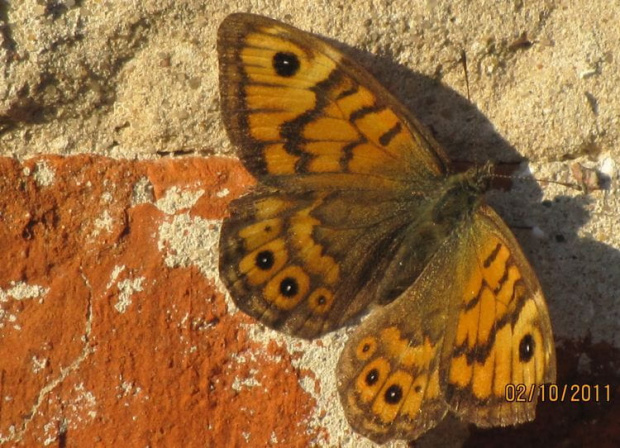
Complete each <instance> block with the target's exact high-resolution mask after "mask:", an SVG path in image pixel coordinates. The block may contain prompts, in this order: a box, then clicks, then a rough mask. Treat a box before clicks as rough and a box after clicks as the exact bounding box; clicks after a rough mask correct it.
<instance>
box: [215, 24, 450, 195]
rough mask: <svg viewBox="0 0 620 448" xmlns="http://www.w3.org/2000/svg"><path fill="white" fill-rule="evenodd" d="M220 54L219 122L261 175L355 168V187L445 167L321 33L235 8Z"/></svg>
mask: <svg viewBox="0 0 620 448" xmlns="http://www.w3.org/2000/svg"><path fill="white" fill-rule="evenodd" d="M218 54H219V64H220V86H221V99H222V111H223V119H224V123H225V124H226V128H227V130H228V132H229V135H230V138H231V140H232V142H233V143H234V144H236V145H237V146H238V147H239V148H240V149H241V157H242V159H243V160H244V163H245V165H246V166H247V168H248V169H249V170H250V171H251V172H252V174H254V175H256V176H258V177H259V178H265V179H264V181H265V182H267V181H268V179H267V178H270V177H274V176H289V177H291V176H292V177H293V179H289V180H287V182H290V183H294V182H295V177H296V176H298V175H300V174H305V173H315V174H323V173H354V174H357V175H358V176H357V177H355V178H354V179H353V180H351V181H350V182H349V183H348V184H347V185H348V186H350V187H351V188H355V183H362V182H364V177H367V176H369V177H376V176H379V177H387V178H396V179H400V178H402V177H403V176H407V175H413V176H414V177H415V176H417V177H421V178H426V177H428V176H438V175H441V174H443V173H445V171H446V165H447V159H446V157H445V156H444V154H443V151H442V150H441V149H440V148H439V146H438V145H437V144H436V142H435V141H434V140H433V139H432V138H431V137H430V136H429V135H428V134H427V133H426V132H424V131H423V130H422V127H421V126H420V125H419V124H418V123H417V122H416V121H415V120H414V119H413V117H411V116H410V115H409V114H408V113H407V112H406V111H405V109H404V108H403V107H402V106H400V104H399V103H398V102H396V101H395V100H394V99H393V97H392V96H391V95H390V94H389V93H388V92H387V91H386V90H385V89H384V88H383V87H382V86H381V85H380V84H379V83H378V82H377V81H375V80H374V79H373V78H372V77H371V76H370V75H369V74H367V73H366V72H365V71H364V70H363V69H360V68H359V67H358V66H357V65H356V64H354V63H353V62H351V61H350V60H349V59H348V58H346V57H345V56H344V55H342V54H341V53H340V52H339V51H337V50H335V49H334V48H333V47H331V46H330V45H329V44H327V43H326V42H325V41H324V40H322V39H320V38H318V37H316V36H313V35H312V34H308V33H304V32H302V31H300V30H298V29H295V28H292V27H290V26H288V25H285V24H283V23H280V22H276V21H274V20H271V19H267V18H264V17H258V16H254V15H249V14H233V15H230V16H228V17H227V18H226V19H225V20H224V22H223V23H222V25H221V26H220V29H219V34H218ZM330 180H331V178H329V177H327V178H325V180H324V181H323V182H326V183H328V182H329V181H330ZM282 186H283V184H282Z"/></svg>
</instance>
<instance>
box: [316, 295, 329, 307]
mask: <svg viewBox="0 0 620 448" xmlns="http://www.w3.org/2000/svg"><path fill="white" fill-rule="evenodd" d="M316 303H317V304H319V305H325V304H326V303H327V297H325V296H321V297H319V298H318V299H316Z"/></svg>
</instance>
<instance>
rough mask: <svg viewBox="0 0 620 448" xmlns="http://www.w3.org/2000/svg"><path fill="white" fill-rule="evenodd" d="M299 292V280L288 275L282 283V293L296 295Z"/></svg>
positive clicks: (286, 295) (289, 295) (290, 295)
mask: <svg viewBox="0 0 620 448" xmlns="http://www.w3.org/2000/svg"><path fill="white" fill-rule="evenodd" d="M298 292H299V285H298V284H297V280H295V279H294V278H292V277H286V278H285V279H284V280H282V282H281V283H280V294H282V295H283V296H284V297H295V296H296V295H297V293H298Z"/></svg>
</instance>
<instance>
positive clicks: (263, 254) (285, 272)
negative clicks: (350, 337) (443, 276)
mask: <svg viewBox="0 0 620 448" xmlns="http://www.w3.org/2000/svg"><path fill="white" fill-rule="evenodd" d="M351 194H353V193H351V192H350V193H349V194H345V193H343V192H321V191H319V192H306V193H305V194H297V195H286V194H282V193H281V192H279V191H278V190H275V189H271V188H267V187H261V188H259V189H258V190H256V191H254V192H253V193H251V194H249V195H246V196H244V197H242V198H240V199H237V200H235V201H233V203H232V204H231V206H230V212H231V216H230V217H229V218H227V219H226V220H225V222H224V225H223V227H222V231H221V236H220V274H221V278H222V280H223V281H224V283H225V284H226V286H227V288H228V290H229V291H230V292H231V295H232V298H233V300H234V301H235V303H236V304H237V306H238V307H239V308H240V309H241V310H243V311H244V312H245V313H247V314H249V315H251V316H254V317H256V318H257V319H259V320H260V321H261V322H263V323H264V324H266V325H268V326H269V327H272V328H275V329H278V330H281V331H284V332H286V333H290V334H295V335H298V336H302V337H306V338H312V337H315V336H317V335H320V334H323V333H326V332H327V331H330V330H333V329H335V328H338V327H340V326H341V325H342V324H343V323H344V322H345V321H346V320H347V319H349V318H350V317H352V316H354V315H356V314H358V313H359V312H360V311H361V310H362V309H364V308H365V307H367V306H368V304H369V303H371V302H373V301H374V300H376V295H377V294H376V288H372V287H370V288H366V285H367V284H368V283H369V282H372V278H373V274H372V272H373V271H375V270H376V272H377V273H380V272H381V271H384V270H385V267H384V266H385V265H386V264H388V263H390V262H391V261H392V259H390V258H386V257H383V254H384V253H385V252H386V251H388V250H390V246H391V245H393V244H395V243H394V238H393V237H392V235H393V233H394V232H398V231H399V229H400V228H401V226H402V223H403V221H404V219H406V217H405V216H404V215H403V214H402V213H399V209H400V208H401V206H399V205H398V195H393V196H392V197H391V200H390V196H389V195H383V196H384V197H383V199H384V200H383V201H377V198H376V197H375V195H373V194H371V193H369V194H366V195H362V196H360V197H358V198H357V199H355V198H352V197H350V196H351ZM342 207H346V208H347V214H346V217H342V216H341V217H340V218H338V216H337V215H338V214H337V213H334V210H338V209H342ZM351 220H353V221H354V222H355V223H356V224H355V226H351ZM379 223H380V225H379ZM375 277H377V278H381V276H380V275H376V276H375ZM362 290H363V291H365V292H364V293H363V294H362V293H360V291H362ZM372 291H375V293H373V292H372Z"/></svg>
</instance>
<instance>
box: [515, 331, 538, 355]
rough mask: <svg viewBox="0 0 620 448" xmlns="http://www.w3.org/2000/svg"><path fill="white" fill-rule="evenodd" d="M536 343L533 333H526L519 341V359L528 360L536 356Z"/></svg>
mask: <svg viewBox="0 0 620 448" xmlns="http://www.w3.org/2000/svg"><path fill="white" fill-rule="evenodd" d="M535 348H536V343H535V342H534V338H533V337H532V335H531V334H529V333H528V334H526V335H525V336H523V338H522V339H521V342H520V343H519V361H521V362H528V361H529V360H530V359H532V356H534V349H535Z"/></svg>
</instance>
